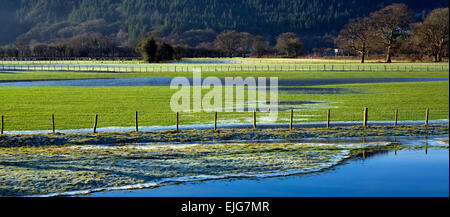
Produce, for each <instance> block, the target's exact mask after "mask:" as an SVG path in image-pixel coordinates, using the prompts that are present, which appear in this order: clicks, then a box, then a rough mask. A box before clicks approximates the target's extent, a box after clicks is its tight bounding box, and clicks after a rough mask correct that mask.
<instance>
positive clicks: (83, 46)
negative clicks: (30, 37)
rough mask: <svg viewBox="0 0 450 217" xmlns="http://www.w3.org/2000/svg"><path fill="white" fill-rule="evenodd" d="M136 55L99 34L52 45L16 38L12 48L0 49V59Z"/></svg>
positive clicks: (77, 37) (75, 37)
mask: <svg viewBox="0 0 450 217" xmlns="http://www.w3.org/2000/svg"><path fill="white" fill-rule="evenodd" d="M137 56H138V54H137V53H136V52H135V51H134V50H133V49H131V48H126V47H117V46H116V45H115V44H114V43H113V42H111V40H110V39H108V38H107V37H105V36H103V35H101V34H92V35H89V34H83V35H77V36H74V37H72V38H70V39H69V40H67V41H65V40H64V41H55V42H52V43H49V44H47V43H39V42H33V41H32V42H30V41H27V40H26V39H24V38H18V39H17V40H16V41H15V42H14V43H13V47H7V48H0V58H24V59H30V58H37V59H48V58H74V57H90V58H115V57H137Z"/></svg>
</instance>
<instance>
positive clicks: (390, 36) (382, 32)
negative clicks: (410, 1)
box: [370, 4, 413, 63]
mask: <svg viewBox="0 0 450 217" xmlns="http://www.w3.org/2000/svg"><path fill="white" fill-rule="evenodd" d="M412 15H413V12H412V11H410V10H409V9H408V6H406V5H405V4H392V5H389V6H387V7H385V8H383V9H381V10H379V11H376V12H373V13H371V14H370V17H371V19H372V21H373V23H374V26H375V30H376V35H377V37H378V39H379V40H380V42H381V43H383V45H384V47H385V50H386V62H387V63H391V62H392V59H391V58H392V54H393V49H394V48H395V46H396V45H397V44H398V43H397V42H398V39H399V38H400V36H402V35H405V34H406V32H407V31H408V27H409V24H410V23H411V22H412Z"/></svg>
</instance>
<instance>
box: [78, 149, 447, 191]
mask: <svg viewBox="0 0 450 217" xmlns="http://www.w3.org/2000/svg"><path fill="white" fill-rule="evenodd" d="M411 144H414V145H422V148H421V149H409V150H406V149H405V150H396V151H394V150H391V151H384V152H380V153H377V154H374V155H370V156H365V158H362V157H360V158H352V159H348V160H345V161H344V162H343V163H342V164H340V165H337V166H334V167H331V168H329V169H324V170H323V171H319V172H314V173H310V174H300V175H291V176H283V177H273V178H254V179H249V178H246V179H223V180H213V181H202V182H180V183H175V184H172V185H165V186H160V187H156V188H150V189H140V190H131V191H106V192H98V193H92V194H89V195H85V196H88V197H353V196H356V197H360V196H361V197H412V196H419V197H421V196H424V197H437V196H439V197H448V196H449V151H448V148H442V147H433V145H431V143H430V144H429V146H427V148H426V149H425V148H424V146H423V145H424V144H428V143H426V142H425V141H414V142H412V143H411ZM430 145H431V146H430Z"/></svg>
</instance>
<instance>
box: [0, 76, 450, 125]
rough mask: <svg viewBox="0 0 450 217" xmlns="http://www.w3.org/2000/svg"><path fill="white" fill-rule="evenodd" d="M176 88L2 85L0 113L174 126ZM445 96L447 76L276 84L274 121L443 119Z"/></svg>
mask: <svg viewBox="0 0 450 217" xmlns="http://www.w3.org/2000/svg"><path fill="white" fill-rule="evenodd" d="M176 92H177V90H171V89H169V87H97V88H92V87H91V88H88V87H84V88H60V87H50V88H49V87H33V88H0V101H1V102H2V103H1V104H0V114H2V115H4V116H5V122H4V125H5V131H17V130H51V129H52V122H51V114H52V113H54V114H55V124H56V129H57V130H67V129H87V128H92V126H93V119H94V116H95V114H98V115H99V122H98V128H104V127H133V126H134V124H135V112H136V111H138V112H139V125H140V126H142V127H144V126H173V125H175V122H176V120H175V117H176V116H175V114H174V113H173V112H172V111H171V109H170V99H171V98H172V95H173V94H174V93H176ZM207 92H208V90H204V91H203V93H204V94H206V93H207ZM448 94H449V83H448V81H440V82H407V83H373V84H371V83H369V84H345V85H321V86H311V87H295V86H289V87H280V90H279V112H278V118H277V123H285V124H287V123H289V116H290V110H291V109H293V110H294V122H295V123H296V124H299V123H307V122H324V121H326V115H327V114H326V112H327V110H328V109H331V110H332V115H331V120H332V121H362V115H363V114H362V110H363V108H364V107H368V108H369V121H393V116H394V109H396V108H398V109H399V117H398V120H399V121H409V120H422V121H423V120H424V118H425V109H426V108H430V116H429V118H430V120H439V119H448V117H449V116H448V114H449V113H448V99H449V95H448ZM268 95H269V94H268ZM223 100H225V98H223ZM223 105H225V103H223ZM191 106H192V104H191ZM244 106H245V107H246V105H244ZM213 117H214V114H213V113H208V112H201V113H182V114H181V116H180V124H181V125H192V124H197V125H198V124H203V125H204V124H208V125H211V124H213V123H214V119H213ZM252 119H253V117H252V113H251V112H231V113H228V112H220V113H219V115H218V124H219V127H220V126H221V125H226V124H251V123H252V121H253V120H252ZM267 120H268V114H267V113H258V115H257V122H258V123H264V122H267Z"/></svg>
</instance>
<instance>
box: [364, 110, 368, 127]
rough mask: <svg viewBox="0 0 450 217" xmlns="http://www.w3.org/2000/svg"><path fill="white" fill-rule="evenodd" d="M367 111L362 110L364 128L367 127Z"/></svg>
mask: <svg viewBox="0 0 450 217" xmlns="http://www.w3.org/2000/svg"><path fill="white" fill-rule="evenodd" d="M368 111H369V109H368V108H367V107H365V108H364V124H363V125H364V128H366V127H367V113H368Z"/></svg>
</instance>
